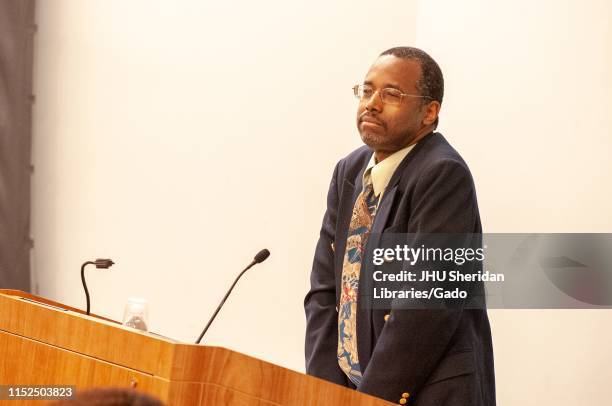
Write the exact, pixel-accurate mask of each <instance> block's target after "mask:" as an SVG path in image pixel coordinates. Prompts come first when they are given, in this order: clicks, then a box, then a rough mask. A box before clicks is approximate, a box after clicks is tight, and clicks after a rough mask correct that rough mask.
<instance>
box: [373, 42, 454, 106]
mask: <svg viewBox="0 0 612 406" xmlns="http://www.w3.org/2000/svg"><path fill="white" fill-rule="evenodd" d="M383 55H393V56H395V57H398V58H403V59H414V60H417V61H418V62H419V64H420V65H421V78H420V79H419V81H418V82H417V84H416V86H417V90H418V91H419V93H420V94H421V96H428V97H431V100H436V101H437V102H439V103H440V104H442V98H443V97H444V77H443V76H442V70H440V67H439V66H438V64H437V63H436V61H434V59H433V58H432V57H431V56H429V54H427V52H425V51H423V50H421V49H418V48H413V47H395V48H391V49H387V50H386V51H385V52H383V53H382V54H380V56H383ZM427 101H428V99H425V100H424V102H427Z"/></svg>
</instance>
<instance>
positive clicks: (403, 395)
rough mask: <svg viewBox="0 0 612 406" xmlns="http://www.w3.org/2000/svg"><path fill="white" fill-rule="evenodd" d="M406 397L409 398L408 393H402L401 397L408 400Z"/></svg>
mask: <svg viewBox="0 0 612 406" xmlns="http://www.w3.org/2000/svg"><path fill="white" fill-rule="evenodd" d="M408 396H410V393H408V392H404V393H402V397H403V398H406V399H408Z"/></svg>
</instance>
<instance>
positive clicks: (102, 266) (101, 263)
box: [81, 258, 115, 314]
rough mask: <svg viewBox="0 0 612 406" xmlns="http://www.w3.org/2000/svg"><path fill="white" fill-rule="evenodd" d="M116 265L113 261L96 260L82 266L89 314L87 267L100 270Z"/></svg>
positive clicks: (82, 280) (82, 279) (82, 278)
mask: <svg viewBox="0 0 612 406" xmlns="http://www.w3.org/2000/svg"><path fill="white" fill-rule="evenodd" d="M114 264H115V263H114V262H113V260H112V259H99V258H98V259H96V260H95V261H87V262H85V263H84V264H83V265H81V282H83V289H84V290H85V299H86V300H87V314H89V290H87V283H85V267H86V266H87V265H95V266H96V268H98V269H108V268H110V267H111V266H113V265H114Z"/></svg>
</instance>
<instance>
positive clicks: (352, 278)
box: [338, 183, 378, 386]
mask: <svg viewBox="0 0 612 406" xmlns="http://www.w3.org/2000/svg"><path fill="white" fill-rule="evenodd" d="M377 203H378V199H377V198H376V197H375V196H374V189H373V187H372V184H371V183H368V184H367V185H365V186H364V189H363V191H362V192H361V193H360V194H359V196H358V197H357V200H356V201H355V206H354V207H353V215H352V216H351V224H350V226H349V231H348V236H347V239H346V251H345V254H344V262H343V264H342V286H341V293H340V305H339V306H338V364H339V365H340V368H341V369H342V370H343V371H344V373H345V374H346V375H347V376H348V377H349V379H350V380H351V381H352V382H353V383H354V384H355V385H357V386H359V384H360V383H361V377H362V374H361V369H360V367H359V358H358V356H357V328H356V325H357V291H358V288H359V273H360V271H361V260H362V258H363V254H364V247H365V245H366V242H367V240H368V234H369V232H370V229H371V228H372V222H373V220H374V215H375V214H376V206H377Z"/></svg>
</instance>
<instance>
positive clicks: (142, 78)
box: [32, 0, 416, 370]
mask: <svg viewBox="0 0 612 406" xmlns="http://www.w3.org/2000/svg"><path fill="white" fill-rule="evenodd" d="M289 3H291V4H289ZM375 15H378V16H381V18H372V17H373V16H375ZM415 15H416V14H415V10H414V6H413V5H412V4H411V3H410V2H405V1H390V2H386V3H385V4H382V5H381V4H378V5H374V4H373V3H369V2H365V1H363V2H354V1H343V2H337V1H335V2H329V1H309V2H284V1H264V2H253V1H248V0H244V1H216V2H202V1H201V0H183V1H180V2H178V1H165V0H158V1H152V0H146V1H144V0H143V1H134V0H131V1H124V0H114V1H108V0H97V1H94V0H89V1H85V0H61V1H59V0H41V1H39V2H38V10H37V20H38V24H39V31H38V34H37V38H36V40H37V43H36V61H35V92H36V95H37V103H36V108H35V112H34V114H35V122H34V151H33V153H34V158H33V159H34V165H35V168H36V169H35V174H34V179H33V202H34V203H33V226H32V228H33V230H32V232H33V236H34V239H35V249H34V251H33V256H34V257H33V264H34V265H33V267H34V278H35V284H36V286H37V289H38V292H39V293H40V294H41V295H43V296H46V297H50V298H53V299H56V300H59V301H62V302H65V303H67V304H70V305H73V306H78V307H83V306H84V303H85V299H84V294H83V292H82V288H81V282H80V278H79V267H80V265H81V263H82V262H83V261H85V260H87V259H90V258H96V257H104V256H108V257H110V258H112V259H113V260H115V262H116V263H117V264H116V265H115V266H114V267H113V268H112V270H110V271H95V270H89V271H88V274H87V275H88V276H87V278H88V281H89V288H90V291H91V295H92V312H95V313H98V314H102V315H105V316H108V317H111V318H114V319H121V317H122V315H123V308H124V305H125V302H126V300H127V298H128V296H130V295H141V296H144V297H146V298H147V299H148V300H149V301H150V303H151V328H152V329H153V330H154V331H156V332H159V333H161V334H164V335H168V336H171V337H175V338H177V339H180V340H184V341H187V342H189V341H194V340H195V339H196V338H197V336H198V335H199V333H200V331H201V330H202V328H203V327H204V324H205V323H206V321H207V320H208V318H209V317H210V315H211V314H212V312H213V311H214V309H215V308H216V306H217V304H218V302H219V300H220V299H221V297H222V296H223V294H224V293H225V291H226V290H227V288H228V287H229V285H230V284H231V282H232V280H233V279H234V278H235V276H236V275H237V274H238V272H239V271H240V270H241V269H242V268H243V267H244V266H246V264H248V263H249V262H250V261H251V260H252V258H253V255H254V254H255V253H256V252H257V251H258V250H259V249H260V248H264V247H267V248H269V249H270V251H271V252H272V255H271V257H270V259H269V260H268V261H266V262H265V263H264V264H261V265H259V266H258V267H257V268H255V269H253V270H252V272H250V273H248V274H246V275H245V277H244V279H243V280H242V281H241V282H240V283H239V284H238V286H237V288H236V290H235V291H234V294H233V296H232V297H231V298H230V299H229V300H228V302H227V304H226V306H225V307H224V309H223V310H222V312H221V313H220V315H219V317H218V318H217V320H216V322H215V324H213V326H212V327H211V330H209V332H208V334H207V336H206V339H205V341H206V342H208V343H210V344H218V345H223V346H226V347H229V348H233V349H236V350H239V351H242V352H245V353H247V354H251V355H253V356H256V357H261V358H264V359H266V360H270V361H273V362H276V363H279V364H282V365H285V366H288V367H290V368H294V369H298V370H303V368H304V355H303V354H304V351H303V347H304V345H303V341H304V339H303V334H304V326H305V318H304V311H303V305H302V303H303V298H304V295H305V293H306V291H307V288H308V276H309V272H310V266H311V263H312V255H313V252H314V246H315V243H316V239H317V236H318V231H319V227H320V224H321V219H322V216H323V211H324V207H325V206H324V205H325V194H326V192H327V186H328V184H329V180H330V178H331V174H332V170H333V167H334V165H335V163H336V162H337V161H338V159H340V158H341V157H342V156H344V155H346V154H347V153H348V152H350V150H352V149H353V148H355V147H357V146H358V145H360V139H359V135H358V133H357V131H356V127H355V123H354V122H355V120H354V117H355V110H356V101H355V99H354V98H353V96H352V91H351V87H352V86H353V85H354V84H355V83H357V82H359V81H361V80H362V78H363V75H364V74H365V72H366V70H367V68H368V66H369V64H370V63H371V62H372V60H373V59H374V58H375V56H376V55H377V54H378V53H379V52H380V51H381V50H382V49H384V48H386V47H388V46H390V42H392V43H394V44H403V43H410V42H413V40H414V21H415ZM390 39H393V40H392V41H391V40H390Z"/></svg>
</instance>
